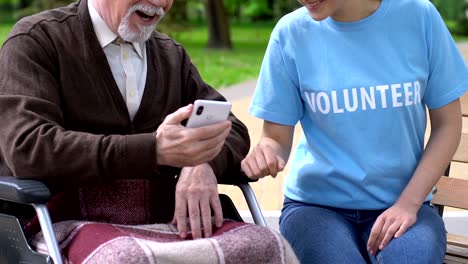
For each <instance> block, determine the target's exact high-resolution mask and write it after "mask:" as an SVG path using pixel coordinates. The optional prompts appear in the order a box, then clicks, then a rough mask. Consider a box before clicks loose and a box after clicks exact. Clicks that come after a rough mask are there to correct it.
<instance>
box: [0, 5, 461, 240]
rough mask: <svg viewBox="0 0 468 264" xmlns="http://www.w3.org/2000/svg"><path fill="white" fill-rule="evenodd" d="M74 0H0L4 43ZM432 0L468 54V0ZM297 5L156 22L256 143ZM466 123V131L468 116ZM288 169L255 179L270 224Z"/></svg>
mask: <svg viewBox="0 0 468 264" xmlns="http://www.w3.org/2000/svg"><path fill="white" fill-rule="evenodd" d="M115 1H119V0H115ZM392 1H398V0H392ZM72 2H75V1H71V0H0V45H2V43H3V42H4V40H5V38H6V36H7V34H8V32H9V31H10V29H11V27H12V26H13V24H14V23H15V22H16V21H17V20H19V19H21V18H22V17H24V16H27V15H30V14H34V13H37V12H40V11H42V10H45V9H50V8H53V7H56V6H63V5H68V4H69V3H72ZM432 2H433V3H434V5H435V6H436V7H437V9H438V10H439V12H440V13H441V15H442V17H443V18H444V20H445V22H446V25H447V27H448V29H449V30H450V32H451V34H452V36H453V38H454V39H455V40H456V41H457V42H458V44H459V48H460V50H461V52H462V54H463V56H465V60H468V0H433V1H432ZM299 6H300V5H299V4H298V2H297V1H296V0H174V4H173V6H172V9H171V10H170V11H169V13H168V14H167V16H166V17H165V18H164V19H163V21H162V22H161V23H160V24H159V25H158V30H159V31H162V32H163V33H165V34H167V35H169V36H171V37H172V38H174V39H175V40H176V41H178V42H180V43H182V44H183V45H184V47H185V48H186V49H187V51H188V53H189V54H190V56H191V59H192V61H193V63H194V64H195V65H196V66H197V68H198V69H199V71H200V74H201V75H202V77H203V79H204V80H205V81H206V82H207V83H209V84H210V85H212V86H213V87H214V88H216V89H220V91H221V92H222V93H223V94H224V95H225V96H226V98H227V99H228V100H229V101H231V102H233V112H234V113H235V114H236V115H237V116H238V117H239V118H240V119H241V120H242V121H243V122H245V123H246V125H247V127H248V128H249V133H250V136H251V139H252V144H256V142H257V141H258V138H259V137H260V134H261V125H262V123H261V121H260V120H258V119H254V118H253V117H251V116H250V115H249V114H248V112H247V109H248V106H249V104H250V95H251V94H252V92H253V89H254V87H255V84H256V77H257V75H258V73H259V70H260V65H261V62H262V59H263V55H264V52H265V49H266V46H267V44H268V39H269V37H270V33H271V31H272V29H273V27H274V25H275V24H276V22H277V21H278V20H279V19H280V18H281V17H282V16H283V15H285V14H286V13H289V12H291V11H293V10H294V9H296V8H298V7H299ZM463 127H464V131H468V123H467V122H466V120H464V126H463ZM299 137H300V126H297V128H296V135H295V143H294V144H296V143H297V141H298V140H299ZM287 171H288V167H286V169H285V171H284V172H283V173H281V174H279V175H278V177H277V178H276V179H273V178H271V177H266V178H265V179H262V180H261V181H259V182H256V183H253V184H252V186H253V188H254V190H255V194H256V196H257V199H258V200H259V202H260V205H261V208H262V210H263V212H264V214H265V215H266V216H267V220H269V223H270V225H272V226H277V219H278V218H277V217H278V216H279V210H280V209H281V207H282V202H283V196H282V187H283V183H284V178H285V175H286V174H287ZM466 171H468V168H466V167H458V165H457V164H455V166H453V172H454V173H455V175H462V174H465V175H466ZM462 172H463V173H462ZM220 192H224V193H228V194H229V196H231V197H232V198H233V200H234V202H235V203H236V206H237V207H238V208H239V209H240V210H241V214H243V213H245V214H246V215H248V213H247V205H246V204H245V202H244V200H243V198H242V197H241V196H242V195H241V192H240V190H238V189H237V188H235V187H230V186H222V187H221V188H220ZM457 213H459V212H454V214H457ZM450 219H454V220H453V221H454V222H456V223H455V224H458V225H460V226H467V225H468V212H462V213H461V215H460V217H458V216H457V217H455V218H449V220H447V221H451V220H450ZM461 219H462V220H463V221H465V222H463V221H461ZM247 221H249V219H247ZM452 225H453V224H452ZM464 229H466V228H464ZM465 231H466V232H468V231H467V230H465Z"/></svg>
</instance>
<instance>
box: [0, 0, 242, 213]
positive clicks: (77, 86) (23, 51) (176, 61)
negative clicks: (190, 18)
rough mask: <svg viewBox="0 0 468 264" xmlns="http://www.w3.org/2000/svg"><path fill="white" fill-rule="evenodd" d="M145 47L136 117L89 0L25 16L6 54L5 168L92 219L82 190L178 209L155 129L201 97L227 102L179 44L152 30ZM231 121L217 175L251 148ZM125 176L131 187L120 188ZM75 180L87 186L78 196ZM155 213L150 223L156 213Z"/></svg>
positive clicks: (0, 143)
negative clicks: (62, 196)
mask: <svg viewBox="0 0 468 264" xmlns="http://www.w3.org/2000/svg"><path fill="white" fill-rule="evenodd" d="M146 49H147V54H148V77H147V81H146V87H145V91H144V95H143V99H142V101H141V105H140V109H139V110H138V112H137V114H136V116H135V118H134V121H133V122H131V121H130V118H129V114H128V111H127V107H126V104H125V102H124V99H123V97H122V95H121V93H120V91H119V89H118V87H117V84H116V83H115V81H114V78H113V76H112V72H111V69H110V67H109V64H108V63H107V59H106V56H105V54H104V52H103V50H102V48H101V46H100V44H99V42H98V40H97V37H96V35H95V33H94V29H93V26H92V22H91V18H90V16H89V13H88V8H87V1H81V2H79V3H75V4H71V5H69V6H68V7H64V8H59V9H55V10H51V11H46V12H43V13H40V14H37V15H34V16H31V17H27V18H25V19H22V20H21V21H19V22H18V23H17V24H16V25H15V26H14V28H13V30H12V31H11V32H10V34H9V36H8V38H7V39H6V41H5V43H4V45H3V47H2V49H1V50H0V120H1V129H0V151H1V152H0V157H1V160H0V174H2V175H5V174H6V175H14V176H15V177H18V178H36V179H41V180H44V181H46V182H47V183H49V185H50V186H52V188H53V189H54V191H56V192H59V191H60V192H62V191H64V190H66V192H65V193H68V194H67V195H68V196H70V197H72V198H70V199H72V200H75V201H78V200H79V201H80V202H79V203H80V205H79V207H80V208H81V216H83V215H86V214H88V215H89V212H85V211H86V210H85V211H83V210H84V209H83V207H89V206H95V205H93V202H91V203H90V204H83V203H84V202H83V201H84V200H86V199H87V198H86V199H85V198H83V197H85V196H86V195H85V193H87V196H89V197H92V196H93V195H96V193H99V199H100V201H101V200H102V199H104V198H105V199H108V201H107V202H108V203H109V204H113V203H115V200H116V199H117V198H118V199H125V197H134V196H138V197H135V199H136V200H138V199H140V201H141V202H142V203H144V204H143V205H142V206H143V207H144V208H146V209H145V210H148V207H151V208H153V207H154V208H158V209H157V210H160V209H161V207H163V209H164V211H167V213H169V214H172V210H173V206H174V205H173V203H174V201H173V200H174V190H175V184H176V181H177V179H175V177H174V176H175V175H176V174H178V173H179V171H180V169H179V168H172V167H167V166H156V140H155V136H154V132H155V131H156V129H157V128H158V126H159V125H160V124H161V122H162V121H163V120H164V118H165V117H166V115H168V114H170V113H172V112H174V111H175V110H177V109H178V108H180V107H182V106H185V105H187V104H189V103H192V102H193V101H194V100H195V99H197V98H207V99H214V100H225V99H224V98H223V97H222V96H221V95H220V94H219V93H218V92H217V91H216V90H214V89H212V88H211V87H210V86H209V85H207V84H206V83H205V82H204V81H203V80H202V79H201V77H200V75H199V73H198V71H197V69H196V68H195V66H194V65H193V64H192V63H191V61H190V58H189V56H188V54H187V53H186V51H185V50H184V48H183V47H182V46H181V45H180V44H178V43H177V42H175V41H174V40H172V39H170V38H169V37H167V36H165V35H163V34H161V33H159V32H155V33H154V34H153V35H152V37H151V38H150V39H149V40H148V41H147V42H146ZM230 120H231V121H232V122H233V126H232V131H231V133H230V135H229V136H228V138H227V140H226V144H225V146H224V148H223V150H222V152H221V153H220V155H219V156H218V157H217V158H216V159H215V160H213V161H212V162H211V165H212V166H213V169H214V170H215V173H216V174H217V176H218V177H219V179H218V180H220V181H223V180H225V179H222V175H224V174H225V172H228V171H235V170H238V169H239V163H240V160H241V159H242V158H243V157H244V155H245V154H246V153H247V151H248V149H249V144H250V142H249V138H248V133H247V129H246V127H245V126H244V125H243V124H242V123H241V122H240V121H239V120H238V119H237V118H235V117H234V116H233V115H231V116H230ZM122 179H125V180H126V183H124V184H123V185H119V182H123V181H122ZM142 179H143V180H142ZM116 180H117V181H116ZM116 182H117V183H116ZM129 182H130V185H129ZM135 184H136V185H135ZM78 185H80V186H89V188H88V189H85V190H84V189H83V188H80V189H79V190H78V192H77V191H76V188H75V187H76V186H78ZM96 186H100V187H99V188H98V189H96V191H95V194H91V193H93V192H92V191H89V190H92V189H93V188H96ZM109 186H111V187H109ZM101 187H103V188H101ZM106 187H107V189H108V190H107V191H106V190H105V189H106ZM106 192H107V194H106ZM70 193H73V195H69V194H70ZM90 199H97V198H96V197H93V198H90ZM118 199H117V200H118ZM129 206H130V207H131V206H135V205H134V204H133V205H129V204H128V201H127V204H126V205H125V207H124V208H128V207H129ZM121 209H122V208H120V209H115V210H121ZM112 210H114V209H112ZM151 210H152V209H151ZM151 210H150V211H151ZM155 210H156V209H155ZM146 214H147V215H148V214H149V215H151V213H146ZM149 218H150V219H149ZM149 218H148V217H145V220H143V222H147V221H151V219H152V220H154V219H158V217H156V218H155V217H154V216H152V217H149ZM159 220H161V221H166V220H168V216H165V217H163V219H159ZM169 220H170V219H169ZM109 221H112V219H111V220H109ZM138 222H141V221H138Z"/></svg>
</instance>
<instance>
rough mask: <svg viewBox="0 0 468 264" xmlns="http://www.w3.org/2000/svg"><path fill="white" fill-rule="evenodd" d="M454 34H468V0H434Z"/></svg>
mask: <svg viewBox="0 0 468 264" xmlns="http://www.w3.org/2000/svg"><path fill="white" fill-rule="evenodd" d="M432 2H433V4H434V6H435V7H436V8H437V10H438V11H439V13H440V15H441V16H442V17H443V18H444V20H445V21H446V24H447V27H448V28H449V30H450V32H451V33H452V34H457V35H465V36H468V1H467V0H433V1H432Z"/></svg>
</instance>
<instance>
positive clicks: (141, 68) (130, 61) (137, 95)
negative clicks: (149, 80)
mask: <svg viewBox="0 0 468 264" xmlns="http://www.w3.org/2000/svg"><path fill="white" fill-rule="evenodd" d="M88 10H89V14H90V16H91V21H92V23H93V27H94V32H95V33H96V36H97V38H98V40H99V43H100V44H101V47H102V48H103V50H104V53H105V54H106V57H107V61H108V63H109V66H110V68H111V70H112V75H113V76H114V79H115V82H116V83H117V86H118V87H119V90H120V93H121V94H122V96H123V98H124V100H125V102H126V104H127V109H128V113H129V115H130V119H131V120H133V118H134V117H135V114H136V112H137V111H138V108H139V107H140V103H141V99H142V96H143V92H144V90H145V85H146V75H147V71H148V67H147V57H146V44H145V42H142V43H138V42H132V43H131V44H129V43H126V44H122V45H118V44H116V43H114V40H115V39H116V38H117V37H118V36H117V35H116V34H115V33H114V32H112V30H111V29H110V28H109V27H108V26H107V24H106V23H105V22H104V20H103V19H102V18H101V16H100V15H99V13H98V12H97V10H96V8H95V7H94V3H93V1H92V0H88ZM96 78H99V76H97V77H96Z"/></svg>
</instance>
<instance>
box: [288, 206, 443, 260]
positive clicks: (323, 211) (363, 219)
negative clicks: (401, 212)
mask: <svg viewBox="0 0 468 264" xmlns="http://www.w3.org/2000/svg"><path fill="white" fill-rule="evenodd" d="M383 211H384V210H350V209H338V208H331V207H324V206H317V205H313V204H305V203H301V202H296V201H293V200H291V199H288V198H285V201H284V206H283V209H282V212H281V217H280V231H281V234H282V235H283V236H284V237H285V238H286V239H287V240H288V242H289V243H290V244H291V246H292V248H293V249H294V252H295V253H296V255H297V257H298V258H299V260H300V261H301V263H303V264H312V263H320V264H327V263H330V264H341V263H346V264H354V263H395V264H404V263H412V264H418V263H421V264H433V263H434V264H440V263H443V259H444V256H445V249H446V246H447V245H446V231H445V226H444V222H443V221H442V218H441V217H440V216H439V214H438V213H437V210H436V209H435V208H434V207H432V206H431V205H430V204H429V203H424V204H423V205H422V207H421V209H420V210H419V212H418V216H417V217H418V219H417V222H416V223H415V224H414V225H413V226H412V227H411V228H409V229H408V230H407V231H406V233H405V234H404V235H403V236H401V237H400V238H397V239H392V240H391V241H390V243H389V244H388V245H387V247H386V248H385V249H384V250H383V251H379V252H378V253H377V255H376V256H372V255H370V254H368V252H367V240H368V239H369V235H370V232H371V229H372V226H373V225H374V222H375V220H376V219H377V217H378V216H379V215H380V214H381V213H382V212H383Z"/></svg>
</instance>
